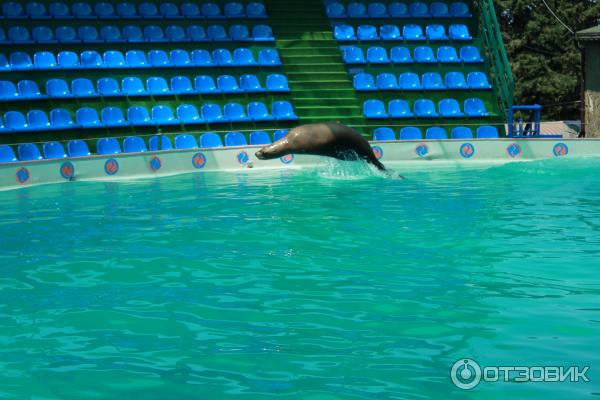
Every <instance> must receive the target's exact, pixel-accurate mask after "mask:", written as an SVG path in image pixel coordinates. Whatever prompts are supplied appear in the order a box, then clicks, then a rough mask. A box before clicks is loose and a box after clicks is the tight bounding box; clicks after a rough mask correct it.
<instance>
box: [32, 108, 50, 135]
mask: <svg viewBox="0 0 600 400" xmlns="http://www.w3.org/2000/svg"><path fill="white" fill-rule="evenodd" d="M27 125H28V126H29V129H32V130H37V131H45V130H48V129H50V121H49V120H48V115H46V113H45V112H44V111H42V110H30V111H29V112H28V113H27Z"/></svg>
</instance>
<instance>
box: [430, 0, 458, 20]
mask: <svg viewBox="0 0 600 400" xmlns="http://www.w3.org/2000/svg"><path fill="white" fill-rule="evenodd" d="M429 8H430V10H431V16H432V17H433V18H449V17H451V16H452V15H450V11H449V10H448V5H447V4H446V3H442V2H439V1H436V2H433V3H431V5H430V6H429Z"/></svg>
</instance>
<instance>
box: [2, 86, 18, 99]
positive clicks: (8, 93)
mask: <svg viewBox="0 0 600 400" xmlns="http://www.w3.org/2000/svg"><path fill="white" fill-rule="evenodd" d="M18 96H19V93H18V92H17V87H16V86H15V84H14V83H12V82H11V81H0V100H4V101H7V100H15V99H16V98H17V97H18Z"/></svg>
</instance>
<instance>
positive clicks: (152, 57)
mask: <svg viewBox="0 0 600 400" xmlns="http://www.w3.org/2000/svg"><path fill="white" fill-rule="evenodd" d="M148 62H149V63H150V65H152V66H153V67H159V68H160V67H170V66H172V64H171V61H170V60H169V56H168V55H167V52H166V51H164V50H150V51H149V52H148Z"/></svg>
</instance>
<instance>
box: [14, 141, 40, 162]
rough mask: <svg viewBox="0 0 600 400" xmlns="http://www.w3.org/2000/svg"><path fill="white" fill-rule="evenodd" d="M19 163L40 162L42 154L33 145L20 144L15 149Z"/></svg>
mask: <svg viewBox="0 0 600 400" xmlns="http://www.w3.org/2000/svg"><path fill="white" fill-rule="evenodd" d="M17 153H18V154H19V161H35V160H41V159H42V154H41V153H40V149H39V148H38V147H37V146H36V145H35V144H33V143H22V144H20V145H19V146H18V147H17Z"/></svg>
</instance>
